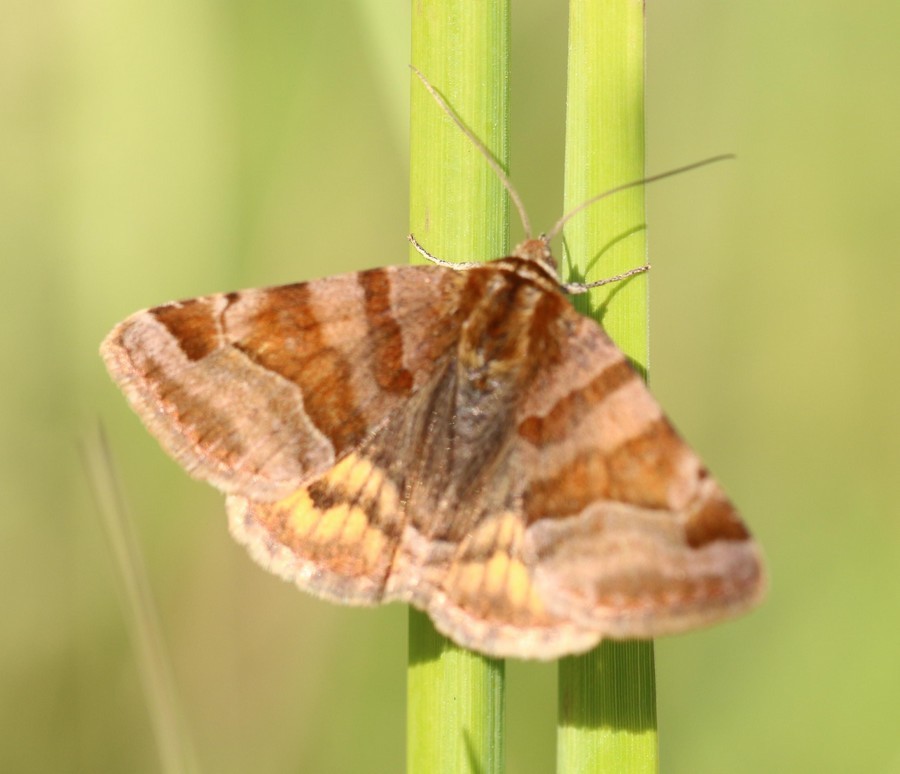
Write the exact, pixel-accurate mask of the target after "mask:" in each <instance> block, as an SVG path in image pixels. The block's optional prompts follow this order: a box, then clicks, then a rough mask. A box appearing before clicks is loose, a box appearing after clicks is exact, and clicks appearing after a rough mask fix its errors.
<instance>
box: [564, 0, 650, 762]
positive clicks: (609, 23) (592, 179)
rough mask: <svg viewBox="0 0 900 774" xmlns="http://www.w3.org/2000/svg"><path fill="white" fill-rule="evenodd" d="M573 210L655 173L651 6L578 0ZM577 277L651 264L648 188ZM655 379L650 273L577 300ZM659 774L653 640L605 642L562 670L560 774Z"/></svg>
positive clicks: (573, 53) (572, 20)
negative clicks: (649, 78)
mask: <svg viewBox="0 0 900 774" xmlns="http://www.w3.org/2000/svg"><path fill="white" fill-rule="evenodd" d="M567 98H568V100H567V101H568V108H567V115H566V170H565V209H566V211H568V210H570V209H572V208H574V207H575V206H577V205H578V204H580V203H581V202H583V201H585V200H586V199H588V198H590V197H591V196H593V195H595V194H597V193H600V192H602V191H605V190H608V189H610V188H613V187H615V186H617V185H621V184H622V183H626V182H629V181H631V180H636V179H639V178H641V177H643V175H644V13H643V3H642V2H641V0H571V3H570V10H569V62H568V87H567ZM564 247H565V249H564V253H563V255H564V260H563V272H564V275H565V276H567V278H568V279H570V280H581V279H586V280H587V281H591V280H595V279H600V278H604V277H610V276H612V275H614V274H618V273H619V272H622V271H625V270H627V269H631V268H634V267H636V266H640V265H642V264H643V263H645V261H646V254H647V244H646V227H645V215H644V191H643V188H642V187H639V188H633V189H630V190H627V191H623V192H622V193H618V194H615V195H614V196H611V197H609V198H608V199H605V200H603V201H601V202H598V203H597V204H596V205H594V206H592V207H590V208H589V209H588V210H586V211H585V212H583V213H581V214H579V215H577V216H576V217H574V218H573V219H572V220H571V221H570V222H569V223H568V224H567V225H566V227H565V229H564ZM576 303H577V304H578V306H579V308H580V309H581V311H583V312H585V313H587V314H590V315H591V316H592V317H594V318H595V319H597V320H598V321H600V322H602V324H603V326H604V328H605V329H606V330H607V331H608V332H609V334H610V335H611V336H612V337H613V339H614V340H615V341H616V343H617V344H618V345H619V346H620V347H621V348H622V350H624V351H625V353H626V354H627V355H628V356H629V357H630V358H631V359H632V361H633V362H634V363H635V364H636V365H637V367H638V368H640V369H641V370H642V371H643V372H644V373H645V374H646V372H647V366H648V325H647V316H648V303H647V275H646V274H643V275H640V276H637V277H633V278H631V279H629V280H627V281H624V282H620V283H616V284H613V285H609V286H605V287H602V288H598V289H596V290H595V291H593V292H592V293H590V294H589V295H587V296H581V297H576ZM657 770H658V746H657V734H656V687H655V678H654V667H653V643H652V642H651V641H644V642H637V641H633V642H613V641H605V642H603V643H602V644H601V645H600V646H599V647H598V648H596V649H594V650H593V651H591V652H590V653H587V654H584V655H583V656H577V657H570V658H565V659H562V660H561V661H560V665H559V721H558V733H557V771H558V772H559V774H576V773H577V774H581V773H582V772H602V773H605V772H610V773H613V772H614V773H615V774H633V773H636V772H642V773H643V772H655V771H657Z"/></svg>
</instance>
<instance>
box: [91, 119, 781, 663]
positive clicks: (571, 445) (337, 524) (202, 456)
mask: <svg viewBox="0 0 900 774" xmlns="http://www.w3.org/2000/svg"><path fill="white" fill-rule="evenodd" d="M442 104H443V103H442ZM507 182H508V181H505V183H504V184H506V183H507ZM572 214H574V213H570V214H569V216H571V215H572ZM569 216H567V217H569ZM561 225H562V221H561V222H560V223H559V224H557V227H555V228H554V232H556V231H558V229H559V227H561ZM429 257H430V256H429ZM437 263H438V265H427V266H393V267H388V268H382V269H374V270H370V271H363V272H358V273H354V274H347V275H343V276H338V277H331V278H327V279H321V280H315V281H312V282H306V283H299V284H295V285H286V286H283V287H275V288H268V289H262V290H246V291H242V292H238V293H228V294H218V295H212V296H206V297H202V298H195V299H190V300H187V301H180V302H174V303H170V304H166V305H163V306H159V307H156V308H153V309H148V310H144V311H141V312H138V313H137V314H135V315H133V316H131V317H129V318H128V319H127V320H125V321H124V322H122V323H120V324H119V325H118V326H116V328H115V329H114V330H113V331H112V332H111V333H110V334H109V336H108V337H107V338H106V340H105V341H104V342H103V345H102V347H101V353H102V356H103V359H104V360H105V362H106V366H107V368H108V369H109V372H110V374H111V375H112V377H113V378H114V379H115V381H116V382H117V383H118V384H119V386H120V387H121V388H122V390H123V391H124V392H125V395H126V396H127V398H128V400H129V401H130V403H131V405H132V407H133V408H134V410H135V411H136V412H137V413H138V415H139V416H140V417H141V419H142V420H143V422H144V424H145V425H146V426H147V428H148V429H149V430H150V432H151V433H153V435H155V436H156V437H157V438H158V440H159V441H160V443H161V444H162V446H163V447H164V448H165V450H166V451H167V452H168V453H169V454H171V455H172V456H173V457H174V458H175V459H176V460H177V461H178V462H179V463H180V464H181V465H182V466H184V468H185V469H186V470H187V471H188V473H190V475H192V476H194V477H195V478H199V479H203V480H206V481H209V482H210V483H211V484H213V485H214V486H216V487H217V488H219V489H221V490H222V491H223V492H225V494H226V495H227V498H226V507H227V511H228V518H229V524H230V528H231V532H232V534H233V535H234V537H235V538H236V539H237V540H238V542H240V543H242V544H244V545H245V546H246V547H247V549H248V550H249V552H250V554H251V556H252V557H253V558H254V559H255V560H256V561H258V562H259V563H260V564H262V565H263V566H264V567H265V568H267V569H268V570H270V571H271V572H273V573H275V574H277V575H280V576H281V577H283V578H285V579H287V580H289V581H292V582H294V583H296V584H297V585H298V586H299V587H300V588H302V589H304V590H306V591H309V592H311V593H313V594H315V595H317V596H320V597H323V598H326V599H330V600H334V601H337V602H343V603H348V604H377V603H381V602H390V601H395V600H396V601H402V602H408V603H410V604H412V605H415V606H416V607H418V608H420V609H422V610H424V611H426V612H427V613H428V615H429V616H431V618H432V620H433V621H434V623H435V626H436V627H437V628H438V629H439V630H440V631H441V632H443V633H444V634H446V635H447V636H449V637H450V638H451V639H453V640H455V641H456V642H458V643H459V644H461V645H463V646H465V647H468V648H471V649H474V650H478V651H482V652H484V653H487V654H490V655H492V656H513V657H521V658H540V659H550V658H555V657H558V656H562V655H565V654H569V653H577V652H580V651H584V650H587V649H589V648H591V647H593V646H594V645H596V644H597V643H598V642H599V641H600V640H601V639H603V638H604V637H611V638H617V639H619V638H648V637H655V636H657V635H661V634H668V633H672V632H680V631H684V630H686V629H690V628H694V627H697V626H701V625H705V624H709V623H712V622H715V621H718V620H720V619H723V618H728V617H731V616H733V615H736V614H738V613H740V612H743V611H744V610H746V609H748V608H749V607H751V606H752V605H753V604H754V603H755V602H757V601H758V600H759V598H760V596H761V594H762V589H763V585H764V582H763V571H762V562H761V558H760V552H759V550H758V547H757V545H756V543H755V542H754V541H753V539H752V538H751V536H750V534H749V533H748V531H747V529H746V527H745V526H744V524H743V522H742V521H741V519H740V517H739V516H738V514H737V512H736V511H735V509H734V506H733V505H732V504H731V503H730V502H729V500H728V499H727V498H726V496H725V494H724V493H723V492H722V490H721V488H720V487H719V485H718V484H717V483H716V482H715V481H714V480H713V478H712V477H711V476H710V474H709V473H708V471H707V470H706V468H705V467H704V465H703V463H702V462H701V461H700V459H699V458H698V457H697V455H696V454H695V453H694V452H693V451H691V449H690V448H688V446H687V445H686V444H685V443H684V441H682V440H681V438H680V437H679V436H678V435H677V433H676V432H675V430H674V429H673V428H672V425H671V424H670V423H669V421H668V420H667V419H666V417H665V415H664V414H663V412H662V409H661V408H660V406H659V404H658V403H657V402H656V401H655V400H654V399H653V397H652V396H651V395H650V393H649V391H648V390H647V388H646V387H645V385H644V382H643V381H642V379H641V377H640V376H639V375H638V373H637V372H636V371H635V370H634V369H633V368H632V366H631V365H630V364H629V362H628V360H627V359H626V358H625V356H624V355H623V354H622V352H621V351H619V349H618V348H617V347H616V346H615V344H614V343H613V342H612V341H611V339H610V338H609V337H608V336H607V335H606V333H605V332H604V331H603V330H602V328H601V327H600V326H599V325H598V324H597V323H595V322H594V321H593V320H590V319H588V318H586V317H583V316H581V315H580V314H578V313H577V312H576V311H575V309H574V308H573V306H572V305H571V303H570V302H569V300H568V298H567V297H566V295H565V294H564V291H569V292H578V291H580V290H584V289H586V287H587V286H581V285H563V284H561V283H560V281H559V279H558V277H557V268H556V262H555V260H554V259H553V257H552V255H551V253H550V249H549V238H548V237H542V238H539V239H529V240H527V241H525V242H523V243H522V244H521V245H519V246H518V247H517V248H516V251H515V252H514V254H513V255H512V256H509V257H506V258H501V259H499V260H496V261H493V262H491V263H488V264H473V265H469V264H466V265H464V266H463V268H462V269H461V270H460V269H459V267H453V268H451V266H449V265H446V264H444V263H443V262H437ZM640 270H642V269H638V270H637V271H640ZM613 279H619V278H613Z"/></svg>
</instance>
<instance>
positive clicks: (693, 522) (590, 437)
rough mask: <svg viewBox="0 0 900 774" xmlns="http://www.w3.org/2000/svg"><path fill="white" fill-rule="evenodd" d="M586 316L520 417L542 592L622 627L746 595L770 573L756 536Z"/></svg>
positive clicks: (666, 627)
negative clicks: (765, 566)
mask: <svg viewBox="0 0 900 774" xmlns="http://www.w3.org/2000/svg"><path fill="white" fill-rule="evenodd" d="M576 317H577V315H576V313H575V312H574V310H573V311H572V314H571V319H569V320H568V321H567V322H566V324H567V325H568V327H569V328H570V331H569V335H568V336H567V337H565V338H563V339H561V340H562V341H563V344H562V347H563V350H562V351H561V353H560V357H559V359H558V360H557V361H556V363H555V364H551V365H550V366H548V368H546V369H545V370H543V371H541V372H540V373H539V374H538V375H537V376H536V378H535V381H534V383H533V384H532V386H531V389H530V390H529V393H528V395H527V398H526V400H525V401H524V402H523V404H522V406H521V408H520V413H519V417H518V434H519V440H518V447H517V455H516V457H517V463H516V464H517V465H519V466H520V467H521V469H522V470H523V471H527V475H528V481H527V483H526V484H525V487H524V490H523V493H522V510H523V515H524V519H525V522H526V524H527V528H526V530H525V537H524V540H523V550H524V551H525V552H526V554H528V555H531V556H533V557H534V568H533V581H534V584H535V589H536V592H537V594H538V596H539V597H540V598H541V600H542V601H543V603H544V604H545V605H546V607H547V609H548V610H549V611H551V612H552V613H554V614H556V615H558V616H560V617H564V618H566V619H567V620H569V621H570V622H571V623H573V624H575V625H577V626H581V627H585V628H591V629H593V630H594V631H596V632H597V633H598V634H599V635H600V636H610V637H618V638H627V637H652V636H656V635H659V634H665V633H669V632H675V631H681V630H684V629H688V628H692V627H694V626H698V625H702V624H706V623H712V622H713V621H716V620H718V619H720V618H725V617H729V616H731V615H735V614H737V613H739V612H741V611H743V610H745V609H747V608H748V607H750V606H752V605H753V604H754V603H755V602H757V601H758V599H759V598H760V596H761V593H762V590H763V585H764V583H763V572H762V563H761V558H760V554H759V550H758V548H757V546H756V543H755V542H754V541H753V539H752V538H751V537H750V534H749V532H748V531H747V529H746V527H745V526H744V524H743V522H742V521H741V519H740V517H739V516H738V514H737V512H736V511H735V509H734V507H733V506H732V504H731V503H730V502H729V501H728V499H727V498H726V497H725V495H724V493H723V492H722V490H721V489H720V487H719V486H718V484H717V483H716V482H715V481H714V480H713V479H712V478H711V477H710V475H709V473H708V471H707V470H706V469H705V467H704V466H703V464H702V462H701V461H700V459H699V458H698V457H697V455H696V454H694V452H693V451H692V450H691V449H690V448H689V447H688V446H687V445H686V444H685V443H684V442H683V441H682V440H681V438H680V437H679V436H678V435H677V433H676V432H675V431H674V429H673V428H672V426H671V424H670V423H669V422H668V420H667V419H666V418H665V416H663V413H662V410H661V409H660V407H659V405H658V404H657V402H656V401H655V400H654V398H653V397H652V396H651V395H650V393H649V391H648V390H647V389H646V387H645V385H644V383H643V381H642V380H641V379H640V377H639V376H638V374H637V373H636V372H635V371H634V370H633V369H632V368H631V367H630V366H629V365H628V363H627V362H626V360H625V358H624V356H623V355H622V353H621V352H620V351H619V350H618V349H617V348H616V347H615V346H614V345H613V343H612V342H611V341H610V340H609V338H608V337H607V336H606V334H605V333H604V332H603V331H602V330H601V329H600V327H599V326H597V325H596V324H595V323H594V322H593V321H591V320H588V319H587V318H581V317H577V319H576Z"/></svg>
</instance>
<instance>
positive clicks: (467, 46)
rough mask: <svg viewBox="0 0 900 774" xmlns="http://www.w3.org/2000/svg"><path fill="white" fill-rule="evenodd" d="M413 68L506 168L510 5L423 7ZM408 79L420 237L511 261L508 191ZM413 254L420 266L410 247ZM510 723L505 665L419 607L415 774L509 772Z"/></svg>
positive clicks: (452, 256)
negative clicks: (506, 736) (506, 741)
mask: <svg viewBox="0 0 900 774" xmlns="http://www.w3.org/2000/svg"><path fill="white" fill-rule="evenodd" d="M412 64H413V65H414V66H415V67H417V68H418V69H419V70H420V71H421V72H422V73H423V74H424V75H425V77H426V78H427V79H428V80H429V81H430V82H431V83H432V85H433V86H434V87H435V88H436V89H437V90H438V91H439V92H440V93H441V95H442V96H443V97H444V98H445V99H446V100H447V101H448V103H449V104H450V106H451V107H452V108H453V109H454V110H455V111H456V112H457V114H458V115H459V116H460V118H461V119H462V120H463V122H464V123H465V124H466V125H467V126H468V127H469V128H470V129H471V130H472V131H473V132H474V133H475V135H476V136H477V137H479V138H480V139H481V141H482V142H483V143H484V144H485V145H486V146H487V148H488V149H489V150H490V152H491V153H492V154H493V155H494V157H495V159H497V161H498V162H499V163H500V164H501V165H503V166H504V167H506V166H507V164H508V155H509V154H508V149H509V139H508V138H509V134H508V126H509V98H508V71H509V2H508V0H415V1H414V2H413V3H412ZM410 78H411V79H412V80H411V99H410V104H411V123H410V230H411V231H412V233H413V234H414V235H415V237H416V238H417V239H418V241H419V243H420V244H421V245H422V246H423V247H424V248H425V249H426V250H428V251H429V252H430V253H431V254H433V255H436V256H438V257H440V258H444V259H446V260H451V261H476V260H488V259H491V258H496V257H498V256H500V255H504V254H505V253H506V252H507V248H508V220H509V217H508V216H509V203H508V198H507V196H506V192H505V191H504V189H503V187H502V185H501V183H500V181H499V180H498V178H497V176H496V175H495V174H494V173H493V171H492V170H491V169H490V167H489V166H488V165H487V164H486V163H485V160H484V158H483V157H482V156H481V155H480V153H479V152H478V150H477V149H476V148H475V147H474V146H473V145H472V143H471V142H470V141H469V140H468V139H467V138H466V137H465V136H464V135H463V133H462V132H460V130H459V129H458V128H457V127H456V126H455V125H454V124H453V123H452V121H451V120H450V118H449V117H448V116H447V115H446V114H445V113H444V112H443V111H442V110H441V108H440V106H439V105H437V104H436V102H435V101H434V99H433V98H432V97H431V96H430V95H429V94H428V93H427V91H426V90H425V89H424V88H423V86H422V84H421V83H420V82H419V81H418V79H417V78H416V76H415V75H414V74H412V73H411V74H410ZM410 256H411V260H413V261H414V262H417V261H421V260H422V258H421V257H420V256H419V255H418V254H417V253H415V252H414V251H412V250H411V252H410ZM503 721H504V663H503V662H502V661H499V660H496V659H490V658H486V657H484V656H481V655H479V654H476V653H472V652H470V651H467V650H464V649H462V648H459V647H457V646H456V645H454V644H453V643H452V642H450V641H449V640H448V639H446V638H445V637H443V636H441V635H440V634H438V633H437V632H436V631H435V630H434V627H433V626H432V625H431V621H430V620H429V619H428V617H427V616H426V615H424V614H422V613H420V612H419V611H417V610H413V609H410V613H409V666H408V672H407V771H408V772H410V774H439V773H442V772H447V774H450V773H451V772H452V773H453V774H456V772H473V773H474V772H478V773H479V774H495V773H496V772H500V771H502V770H503V761H504V753H503Z"/></svg>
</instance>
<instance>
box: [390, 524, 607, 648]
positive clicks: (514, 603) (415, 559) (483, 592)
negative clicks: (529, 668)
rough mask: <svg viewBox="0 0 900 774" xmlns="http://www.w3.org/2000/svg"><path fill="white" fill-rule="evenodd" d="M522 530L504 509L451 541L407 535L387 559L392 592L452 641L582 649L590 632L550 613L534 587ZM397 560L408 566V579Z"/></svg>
mask: <svg viewBox="0 0 900 774" xmlns="http://www.w3.org/2000/svg"><path fill="white" fill-rule="evenodd" d="M524 532H525V525H524V522H523V520H522V517H521V514H519V513H514V512H511V511H508V512H500V513H495V514H492V515H490V516H487V517H486V518H484V519H483V520H481V521H480V522H479V523H478V526H477V527H476V528H475V529H474V530H472V531H471V532H470V533H469V535H467V536H466V538H465V539H464V540H463V541H462V543H461V544H459V545H457V546H453V545H449V544H448V545H445V546H441V545H439V544H438V545H435V544H434V543H433V542H432V543H430V544H427V545H426V544H424V543H421V544H420V545H419V546H417V540H416V538H415V536H413V539H412V540H410V541H408V543H407V545H406V546H404V549H405V551H404V553H403V554H401V555H400V556H398V561H397V563H396V564H395V573H396V575H394V576H392V579H391V583H392V585H393V587H394V589H396V591H395V593H394V594H393V595H392V596H393V597H394V598H398V599H403V600H405V601H409V602H411V603H412V604H414V605H416V606H417V607H419V608H421V609H423V610H425V611H426V612H427V613H428V614H429V616H431V619H432V620H433V621H434V624H435V626H436V627H437V629H438V630H439V631H441V632H443V633H444V634H446V635H447V636H448V637H450V638H451V639H453V640H454V641H456V642H458V643H460V644H462V645H464V646H465V647H468V648H471V649H473V650H478V651H481V652H482V653H487V654H489V655H492V656H497V657H502V658H506V657H514V658H540V659H550V658H556V657H558V656H560V655H563V654H566V653H573V652H578V651H583V650H587V649H588V648H590V647H591V646H592V645H594V644H595V643H596V642H597V640H598V636H597V634H596V632H595V631H593V630H592V629H590V628H587V627H584V626H581V625H579V624H577V623H573V622H572V621H570V620H569V619H568V617H567V616H565V615H558V614H556V613H554V612H552V611H551V610H549V609H548V608H547V606H546V605H545V604H544V602H543V600H542V599H541V597H540V595H539V594H538V592H537V590H536V588H535V586H534V582H533V569H534V557H533V556H530V555H529V554H528V552H527V549H526V548H525V546H524ZM417 554H418V556H417ZM404 562H408V563H409V564H410V565H411V566H412V567H413V572H410V573H409V575H410V576H411V577H410V579H409V580H407V579H405V578H404V575H405V574H406V573H405V572H404ZM401 580H403V581H404V582H402V584H401V583H398V581H401Z"/></svg>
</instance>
